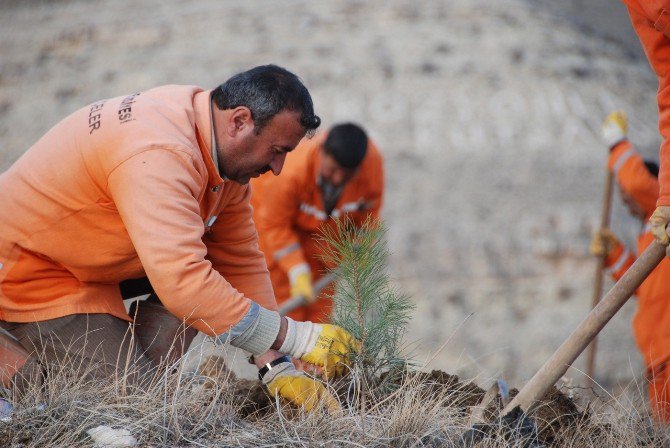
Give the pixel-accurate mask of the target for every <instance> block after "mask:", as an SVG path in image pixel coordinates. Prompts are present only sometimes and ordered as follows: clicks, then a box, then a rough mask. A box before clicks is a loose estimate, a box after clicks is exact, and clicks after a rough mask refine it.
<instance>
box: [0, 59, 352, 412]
mask: <svg viewBox="0 0 670 448" xmlns="http://www.w3.org/2000/svg"><path fill="white" fill-rule="evenodd" d="M319 124H320V119H319V117H318V116H316V115H315V114H314V110H313V106H312V99H311V97H310V95H309V92H308V91H307V89H306V88H305V86H304V85H303V84H302V82H301V81H300V80H299V79H298V78H297V77H296V76H295V75H294V74H293V73H291V72H289V71H287V70H285V69H283V68H280V67H277V66H273V65H268V66H261V67H256V68H254V69H252V70H249V71H247V72H243V73H240V74H238V75H235V76H233V77H232V78H230V79H229V80H228V81H226V82H224V83H223V84H221V85H220V86H219V87H217V88H216V89H214V90H203V89H201V88H199V87H195V86H164V87H158V88H155V89H151V90H147V91H144V92H139V93H135V94H132V95H128V96H125V97H118V98H112V99H107V100H101V101H97V102H95V103H93V104H91V105H89V106H86V107H84V108H82V109H80V110H78V111H76V112H74V113H73V114H72V115H70V116H69V117H67V118H65V119H64V120H63V121H61V122H60V123H58V124H57V125H56V126H54V127H53V128H52V129H51V130H50V131H49V132H48V133H47V134H46V135H44V136H43V137H42V138H41V139H40V140H39V141H38V142H37V143H36V144H35V145H34V146H33V147H31V148H30V149H29V150H28V151H27V152H26V153H25V154H24V155H23V156H21V157H20V158H19V159H18V160H17V161H16V163H15V164H14V165H12V166H11V167H10V168H9V170H8V171H6V172H5V173H2V174H1V175H0V210H2V213H1V214H0V324H1V325H2V327H3V328H4V329H5V330H6V331H8V332H9V333H11V334H12V335H13V336H14V337H15V338H16V339H17V340H18V341H19V343H20V344H21V345H22V346H23V347H24V348H25V349H26V350H28V351H29V352H31V353H40V354H42V353H44V354H45V357H46V358H45V359H44V358H43V359H42V360H41V361H44V362H46V363H47V364H48V363H51V362H57V361H58V360H63V359H73V358H74V359H81V360H83V361H85V362H90V363H91V364H92V366H94V369H93V370H92V372H91V375H93V376H95V377H100V378H112V377H114V376H115V375H117V376H118V375H123V374H126V373H127V372H128V369H127V367H128V366H127V365H119V363H118V362H117V360H119V359H120V360H130V361H131V363H132V366H131V368H130V371H132V372H136V373H137V375H133V376H131V377H130V378H128V381H130V382H131V383H132V382H135V383H137V384H141V380H142V378H143V377H145V376H147V375H148V374H149V373H150V372H151V371H152V369H153V368H155V367H156V365H157V364H158V363H159V362H161V361H162V359H163V357H161V356H160V355H161V353H162V352H163V353H162V354H163V355H164V354H165V353H164V350H157V351H154V352H152V351H148V350H147V349H148V348H149V347H147V345H148V344H150V343H155V344H158V345H159V346H160V347H166V348H169V347H170V346H171V343H172V341H170V340H169V341H165V340H164V339H165V338H166V335H167V336H170V337H171V336H172V335H173V334H174V332H166V331H163V330H160V329H159V330H158V332H157V333H156V332H155V331H154V332H153V334H152V335H151V337H146V336H143V333H144V332H145V331H147V330H150V329H151V328H152V325H151V323H152V322H153V323H154V325H153V327H156V326H157V325H156V323H157V322H159V323H160V324H161V325H166V323H167V322H169V321H170V320H171V321H172V322H173V323H174V324H175V325H179V324H181V323H183V324H184V325H186V326H188V327H193V328H195V329H197V330H200V331H202V332H204V333H206V334H208V335H211V336H220V335H222V334H226V335H227V336H228V337H229V340H230V342H231V344H232V345H234V346H236V347H239V348H242V349H244V350H247V351H249V352H250V353H252V354H253V355H254V356H255V363H256V365H257V367H259V369H261V373H264V374H265V376H264V377H263V380H264V382H265V383H266V384H268V387H269V388H270V391H271V392H272V393H273V394H274V395H281V396H282V397H284V398H287V399H289V400H291V401H293V402H295V403H298V404H306V405H308V407H311V406H313V405H314V403H315V400H316V399H318V397H319V396H324V397H326V398H327V399H329V400H331V402H332V401H334V400H333V399H332V397H330V395H329V394H328V392H327V391H326V390H325V389H324V387H323V385H322V384H320V383H318V382H315V381H314V380H312V379H311V378H308V377H306V376H304V375H303V374H301V373H298V372H296V371H295V369H293V365H292V363H291V362H290V359H289V358H288V357H286V356H282V354H287V355H291V356H293V357H295V358H298V359H303V360H305V361H306V362H310V363H312V364H316V365H319V366H324V367H325V371H326V373H327V374H331V375H332V374H336V373H338V372H339V371H341V369H342V365H341V364H340V363H339V362H340V361H343V360H344V358H345V357H346V354H347V353H348V350H350V349H351V348H352V346H353V345H354V344H355V342H354V341H353V340H352V338H351V336H350V335H349V334H348V333H346V332H345V331H344V330H342V329H341V328H339V327H335V326H332V325H316V324H313V323H311V322H294V321H292V320H291V319H286V318H281V317H280V316H279V314H278V313H277V311H276V309H277V304H276V301H275V297H274V294H273V292H272V285H271V283H270V278H269V275H268V270H267V267H266V264H265V259H264V257H263V254H262V253H261V252H260V251H259V249H258V241H257V234H256V230H255V227H254V224H253V221H252V210H251V206H250V204H249V196H250V189H249V186H248V182H249V179H250V178H252V177H257V176H259V175H260V174H262V173H264V172H267V171H272V173H273V174H274V175H279V173H280V172H281V170H282V166H283V164H284V161H285V159H286V156H287V153H288V152H290V151H291V150H292V149H293V148H294V147H295V146H296V145H297V144H298V142H299V141H300V140H301V139H302V138H303V137H304V136H305V134H311V133H313V132H314V130H315V129H316V128H317V127H318V126H319ZM145 277H146V279H144V278H145ZM138 279H139V280H138ZM143 279H144V280H143ZM127 282H131V283H140V284H141V283H145V286H148V287H149V288H151V290H152V291H153V293H154V299H155V300H152V301H150V302H149V303H148V304H144V303H143V304H141V305H140V306H139V307H138V309H137V310H136V312H135V313H134V316H132V317H136V319H137V321H138V322H142V323H143V324H142V325H135V326H133V325H132V321H133V319H132V318H131V316H129V315H128V314H127V313H126V310H125V308H124V305H123V302H122V289H124V288H123V285H125V284H127ZM134 286H136V285H134ZM134 286H133V287H134ZM131 289H132V288H131ZM154 330H155V328H154ZM129 332H133V333H134V334H135V336H136V339H137V340H136V341H135V344H130V343H129V339H130V338H128V337H127V336H128V333H129ZM81 341H86V342H87V343H86V344H84V343H82V342H81ZM137 342H139V344H138V343H137ZM184 346H185V347H187V346H188V341H185V342H184ZM335 352H339V353H341V354H342V355H344V356H339V355H336V354H334V353H335ZM47 367H48V366H47Z"/></svg>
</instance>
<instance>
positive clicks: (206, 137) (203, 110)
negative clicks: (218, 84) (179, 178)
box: [193, 90, 223, 187]
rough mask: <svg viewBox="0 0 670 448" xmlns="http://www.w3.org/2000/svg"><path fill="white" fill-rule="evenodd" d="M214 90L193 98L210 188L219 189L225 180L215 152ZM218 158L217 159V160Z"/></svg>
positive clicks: (196, 125)
mask: <svg viewBox="0 0 670 448" xmlns="http://www.w3.org/2000/svg"><path fill="white" fill-rule="evenodd" d="M211 98H212V90H203V91H202V92H198V93H196V94H195V96H194V97H193V109H194V111H195V127H196V136H197V139H198V146H199V147H200V152H201V153H202V158H203V160H204V161H205V165H206V166H207V172H208V181H207V184H208V186H209V187H219V186H221V184H223V178H222V177H221V175H220V173H219V164H218V157H216V152H215V150H214V144H213V143H214V141H213V137H214V126H213V125H212V100H211ZM215 157H216V158H215Z"/></svg>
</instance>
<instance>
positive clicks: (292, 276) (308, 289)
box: [288, 263, 316, 303]
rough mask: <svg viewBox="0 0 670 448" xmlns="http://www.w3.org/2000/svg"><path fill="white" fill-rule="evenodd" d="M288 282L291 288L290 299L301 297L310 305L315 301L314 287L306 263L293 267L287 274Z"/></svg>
mask: <svg viewBox="0 0 670 448" xmlns="http://www.w3.org/2000/svg"><path fill="white" fill-rule="evenodd" d="M288 280H289V284H290V286H291V297H295V296H303V297H304V298H305V300H306V301H307V303H312V302H314V300H315V299H316V297H315V296H314V286H312V273H311V272H310V270H309V265H307V264H306V263H302V264H299V265H297V266H295V267H293V268H292V269H291V270H290V271H289V272H288Z"/></svg>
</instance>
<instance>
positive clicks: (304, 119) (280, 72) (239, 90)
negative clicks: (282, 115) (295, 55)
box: [212, 65, 321, 136]
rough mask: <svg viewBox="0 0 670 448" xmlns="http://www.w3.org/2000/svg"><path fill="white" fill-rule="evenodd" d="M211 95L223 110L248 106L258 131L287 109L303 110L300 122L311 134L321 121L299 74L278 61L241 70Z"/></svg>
mask: <svg viewBox="0 0 670 448" xmlns="http://www.w3.org/2000/svg"><path fill="white" fill-rule="evenodd" d="M212 99H213V100H214V103H215V104H216V106H217V107H218V108H219V109H221V110H225V109H234V108H236V107H239V106H245V107H248V108H249V110H250V111H251V116H252V118H253V120H254V126H255V130H254V131H255V133H256V134H258V133H260V132H261V131H262V129H263V127H264V126H265V125H267V124H268V122H269V121H270V119H271V118H272V117H274V116H275V115H277V114H278V113H279V112H282V111H284V110H290V111H292V112H299V113H300V124H301V125H302V127H303V128H305V131H306V132H307V135H308V136H311V135H313V134H314V131H315V130H316V128H318V127H319V125H320V124H321V119H320V118H319V117H318V116H316V115H314V105H313V103H312V97H311V96H310V94H309V91H308V90H307V88H306V87H305V86H304V84H303V83H302V81H300V78H298V77H297V76H296V75H294V74H293V73H291V72H289V71H288V70H286V69H284V68H281V67H278V66H276V65H261V66H258V67H255V68H252V69H251V70H247V71H246V72H242V73H238V74H237V75H235V76H233V77H232V78H230V79H228V80H227V81H226V82H224V83H223V84H221V85H220V86H219V87H217V88H216V89H214V92H213V93H212Z"/></svg>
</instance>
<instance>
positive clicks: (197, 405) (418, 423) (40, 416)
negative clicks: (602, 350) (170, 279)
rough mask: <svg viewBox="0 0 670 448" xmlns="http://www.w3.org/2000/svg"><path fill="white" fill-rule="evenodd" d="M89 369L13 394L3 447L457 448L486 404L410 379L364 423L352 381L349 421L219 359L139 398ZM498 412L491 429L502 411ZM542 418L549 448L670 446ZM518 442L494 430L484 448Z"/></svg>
mask: <svg viewBox="0 0 670 448" xmlns="http://www.w3.org/2000/svg"><path fill="white" fill-rule="evenodd" d="M93 367H95V366H85V365H83V364H81V363H78V364H77V363H74V361H73V360H63V362H61V363H60V364H59V365H57V366H52V367H51V369H50V370H49V372H48V378H49V380H48V381H46V382H44V383H43V384H42V383H38V382H34V383H31V384H30V386H29V387H28V388H27V389H26V390H25V391H24V392H23V393H22V394H21V396H18V395H17V394H15V395H14V396H9V395H6V396H5V398H7V399H10V400H12V402H13V403H14V404H15V409H16V413H15V416H14V418H13V419H12V420H11V421H10V422H7V423H0V446H10V447H19V446H20V447H54V446H67V447H85V446H92V443H93V442H92V440H91V439H90V437H89V436H88V435H87V434H86V431H87V430H89V429H91V428H93V427H96V426H99V425H107V426H111V427H113V428H124V429H127V430H129V431H130V433H131V434H132V435H133V436H134V437H135V438H136V439H137V440H138V442H139V444H140V446H153V447H163V446H169V447H184V446H210V447H223V446H259V447H260V446H365V447H381V446H393V447H437V446H457V444H458V443H459V441H460V437H461V435H462V434H463V433H464V431H465V430H466V429H467V428H468V426H469V423H468V421H469V415H470V412H471V410H472V406H474V405H476V404H477V403H478V402H479V400H481V398H482V397H483V390H482V389H480V388H479V387H477V386H476V385H474V384H471V383H467V382H463V381H460V380H459V379H458V377H455V376H452V375H448V374H446V373H444V372H440V371H433V372H431V373H425V372H420V373H417V372H413V373H412V372H403V374H402V375H398V376H397V387H395V388H394V390H393V391H392V392H389V393H388V394H386V395H384V396H379V395H377V396H371V397H369V398H370V400H369V406H367V408H366V410H365V412H364V413H361V411H360V407H358V406H355V405H347V403H349V402H351V403H355V396H354V397H353V398H352V397H351V396H350V395H351V394H348V393H347V391H356V390H359V388H357V387H356V386H357V385H356V384H355V382H356V380H355V378H353V377H351V378H349V379H347V380H345V381H342V382H340V383H339V384H338V385H333V386H332V387H337V392H338V393H339V396H340V397H341V399H342V401H343V403H345V406H344V408H345V411H344V414H343V415H340V416H336V417H334V416H330V415H328V414H327V413H326V412H325V411H323V410H321V411H317V412H313V413H305V412H303V411H302V410H301V409H296V408H293V407H291V406H286V405H281V404H280V403H279V402H276V401H274V400H272V399H271V398H270V397H269V396H268V395H267V394H265V392H264V390H263V389H262V388H261V386H260V383H259V382H258V381H248V380H240V379H237V378H236V377H235V376H234V375H233V374H232V373H230V372H229V371H228V369H226V368H225V365H223V363H222V360H221V359H220V358H217V357H212V358H208V359H206V360H205V361H204V362H203V363H202V364H201V370H200V371H199V373H197V374H193V373H186V372H185V371H183V370H181V368H180V366H179V365H174V366H170V367H171V368H169V369H163V371H164V372H166V373H163V374H161V375H155V376H154V377H152V378H150V379H148V385H147V386H146V387H141V388H140V387H128V386H127V384H126V381H125V378H124V377H123V376H121V377H119V378H115V379H114V380H113V381H100V380H92V379H87V378H90V375H88V373H89V372H90V371H91V370H92V368H93ZM167 372H169V373H167ZM128 373H129V374H131V373H133V372H132V366H130V367H129V370H128ZM493 406H494V408H495V409H489V411H488V413H487V415H488V417H487V418H488V419H489V420H491V419H492V418H493V415H494V411H495V410H499V409H500V407H501V403H500V401H499V400H497V401H494V404H493ZM540 409H541V412H539V413H538V414H537V416H536V420H537V426H538V428H539V429H540V434H541V440H542V441H544V442H545V443H547V445H548V446H559V447H603V446H621V447H651V446H670V433H669V432H668V431H667V430H665V429H664V428H661V427H658V426H656V425H654V424H653V423H652V422H651V420H650V419H649V418H648V416H646V415H645V414H644V413H641V412H630V410H628V411H626V409H624V407H623V406H621V405H619V404H616V403H614V404H612V403H611V402H610V403H608V404H607V405H603V406H600V407H599V408H598V409H595V408H591V409H589V410H588V411H579V410H578V409H577V408H576V407H575V406H574V403H573V402H572V401H571V400H570V399H568V398H567V397H566V396H565V395H562V394H559V393H558V391H554V392H553V395H552V394H549V395H548V396H547V403H546V404H545V405H543V406H542V407H541V408H540ZM517 442H518V441H514V440H511V441H510V440H507V439H506V436H505V431H504V430H503V428H502V427H498V428H496V430H495V431H494V432H493V434H491V436H490V437H489V438H487V439H485V440H483V441H482V442H481V443H480V444H479V445H477V446H478V447H508V446H515V444H518V443H517Z"/></svg>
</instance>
